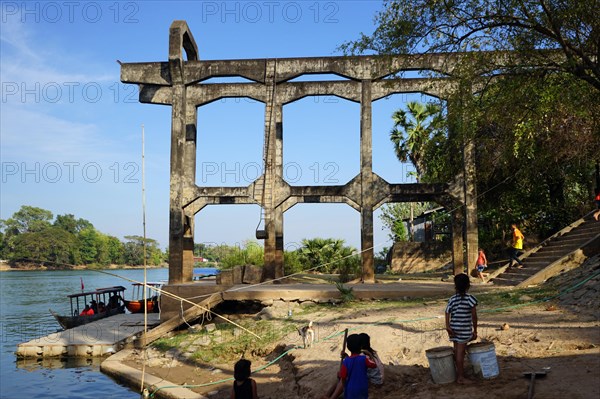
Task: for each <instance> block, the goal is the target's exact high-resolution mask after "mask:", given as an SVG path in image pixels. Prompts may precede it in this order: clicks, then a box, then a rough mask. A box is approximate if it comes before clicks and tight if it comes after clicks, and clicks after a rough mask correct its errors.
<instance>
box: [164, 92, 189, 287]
mask: <svg viewBox="0 0 600 399" xmlns="http://www.w3.org/2000/svg"><path fill="white" fill-rule="evenodd" d="M171 113H172V118H171V190H170V192H171V194H170V199H169V233H170V234H169V284H179V283H182V282H184V281H185V277H184V275H186V274H187V273H186V272H185V271H184V263H185V264H187V262H188V260H187V256H184V248H185V247H189V243H186V240H185V238H184V236H185V234H186V230H189V226H186V220H185V219H186V218H185V215H184V213H183V189H184V185H185V177H184V176H185V157H184V154H185V126H186V119H187V118H186V88H185V86H184V85H182V84H179V85H175V86H174V87H173V105H172V111H171ZM192 247H193V244H192ZM192 262H193V259H192Z"/></svg>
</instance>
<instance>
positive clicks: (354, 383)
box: [330, 334, 377, 399]
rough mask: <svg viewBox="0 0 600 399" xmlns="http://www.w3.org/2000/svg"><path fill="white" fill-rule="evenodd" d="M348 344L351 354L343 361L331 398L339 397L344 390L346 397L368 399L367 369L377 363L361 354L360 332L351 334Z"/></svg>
mask: <svg viewBox="0 0 600 399" xmlns="http://www.w3.org/2000/svg"><path fill="white" fill-rule="evenodd" d="M346 345H347V347H348V350H349V351H350V353H351V355H350V356H348V357H346V358H345V359H344V360H343V361H342V367H341V368H340V382H339V383H338V385H337V387H336V388H335V391H334V392H333V395H331V396H330V398H331V399H336V398H338V397H339V396H340V394H341V393H342V390H343V391H344V398H345V399H368V398H369V377H368V376H367V369H372V368H376V367H377V364H375V362H374V361H372V360H371V359H369V358H368V357H367V356H363V355H361V353H360V351H361V350H362V340H361V338H360V336H359V335H358V334H351V335H349V336H348V340H347V341H346Z"/></svg>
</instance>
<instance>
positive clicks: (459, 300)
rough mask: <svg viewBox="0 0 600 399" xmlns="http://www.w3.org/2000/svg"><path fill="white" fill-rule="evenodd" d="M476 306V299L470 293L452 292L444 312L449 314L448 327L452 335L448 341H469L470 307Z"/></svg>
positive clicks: (471, 325)
mask: <svg viewBox="0 0 600 399" xmlns="http://www.w3.org/2000/svg"><path fill="white" fill-rule="evenodd" d="M475 306H477V299H476V298H475V297H474V296H473V295H470V294H465V295H460V294H454V295H453V296H452V297H451V298H450V299H449V300H448V306H446V313H448V314H449V315H450V328H451V329H452V331H454V337H451V338H450V341H454V342H461V343H464V342H469V341H470V340H471V337H472V336H473V318H472V316H471V309H473V308H474V307H475Z"/></svg>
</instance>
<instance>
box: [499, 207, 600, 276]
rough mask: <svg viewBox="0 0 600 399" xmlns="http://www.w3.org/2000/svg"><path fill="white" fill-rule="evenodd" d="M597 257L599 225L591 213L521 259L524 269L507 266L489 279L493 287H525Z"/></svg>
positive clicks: (599, 248) (599, 236) (599, 235)
mask: <svg viewBox="0 0 600 399" xmlns="http://www.w3.org/2000/svg"><path fill="white" fill-rule="evenodd" d="M596 253H600V222H598V221H596V220H594V218H593V217H592V213H590V214H588V215H586V216H585V217H583V218H581V219H579V220H577V221H576V222H574V223H572V224H570V225H569V226H567V227H565V228H564V229H562V230H561V231H559V232H558V233H556V234H554V235H553V236H551V237H550V238H548V239H546V240H544V241H543V242H542V243H541V244H540V245H538V246H537V247H535V248H533V249H531V250H529V251H527V252H525V254H524V255H523V257H522V258H521V259H522V261H523V265H524V267H523V268H522V269H517V268H516V267H512V268H511V269H510V270H508V264H506V265H504V266H503V267H501V268H500V269H498V270H497V271H496V272H495V273H493V274H492V275H491V276H490V280H493V282H494V284H495V285H499V286H514V287H519V288H522V287H527V286H529V285H535V284H539V283H541V282H543V281H545V280H547V279H548V278H550V277H552V276H555V275H557V274H559V273H560V272H561V271H562V270H564V269H565V268H567V267H569V264H571V265H572V264H574V263H575V264H578V263H581V262H582V261H583V260H584V259H585V258H588V257H590V256H592V255H594V254H596Z"/></svg>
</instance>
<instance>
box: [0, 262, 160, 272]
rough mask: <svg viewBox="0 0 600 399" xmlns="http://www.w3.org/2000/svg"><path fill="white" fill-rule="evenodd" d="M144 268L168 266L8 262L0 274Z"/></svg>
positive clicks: (0, 270)
mask: <svg viewBox="0 0 600 399" xmlns="http://www.w3.org/2000/svg"><path fill="white" fill-rule="evenodd" d="M144 267H146V268H148V269H164V268H168V267H169V265H167V264H164V265H158V266H150V265H148V266H144V265H136V266H131V265H113V264H111V265H106V266H102V267H90V266H86V265H61V266H54V265H41V264H37V263H19V264H16V265H13V264H10V263H8V262H0V272H10V271H35V270H40V271H47V270H92V271H93V270H138V269H143V268H144Z"/></svg>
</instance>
